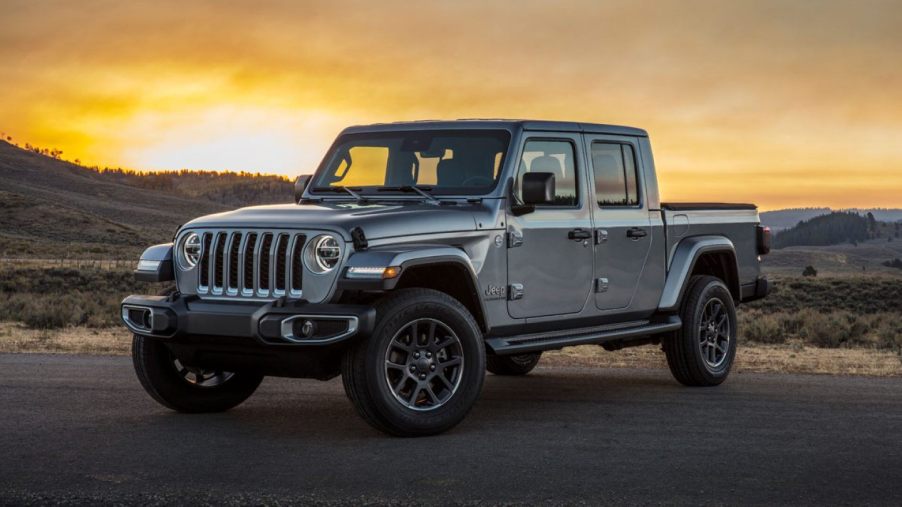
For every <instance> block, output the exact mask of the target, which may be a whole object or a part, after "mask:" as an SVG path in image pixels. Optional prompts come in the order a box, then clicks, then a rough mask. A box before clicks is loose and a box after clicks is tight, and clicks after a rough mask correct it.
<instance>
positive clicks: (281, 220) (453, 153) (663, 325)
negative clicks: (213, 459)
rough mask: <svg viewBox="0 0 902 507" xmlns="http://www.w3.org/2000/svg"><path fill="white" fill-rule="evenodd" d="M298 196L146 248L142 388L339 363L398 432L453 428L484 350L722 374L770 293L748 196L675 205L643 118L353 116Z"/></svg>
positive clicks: (226, 386) (180, 399) (499, 358)
mask: <svg viewBox="0 0 902 507" xmlns="http://www.w3.org/2000/svg"><path fill="white" fill-rule="evenodd" d="M295 194H296V195H295V199H296V202H295V203H293V204H285V205H274V206H255V207H250V208H244V209H239V210H236V211H232V212H227V213H220V214H216V215H210V216H205V217H201V218H198V219H195V220H193V221H191V222H189V223H187V224H185V225H184V226H182V227H181V228H180V229H179V231H178V232H177V233H176V235H175V237H174V238H173V242H172V243H169V244H164V245H157V246H153V247H150V248H149V249H147V250H146V251H145V252H144V254H143V255H142V256H141V259H140V261H139V263H138V267H137V270H136V272H135V273H136V276H137V277H138V279H140V280H144V281H154V282H170V283H172V282H174V284H172V285H173V287H172V288H171V289H169V290H167V291H165V292H164V293H163V294H161V295H156V296H146V295H134V296H129V297H127V298H126V299H125V300H124V301H123V302H122V308H121V310H122V320H123V322H124V323H125V325H126V326H127V327H128V329H129V330H131V332H132V333H134V341H133V352H132V353H133V359H134V366H135V370H136V371H137V375H138V378H139V380H140V381H141V384H142V385H143V386H144V388H145V389H146V390H147V392H148V393H149V394H150V395H151V396H152V397H153V398H154V399H156V400H157V401H158V402H159V403H161V404H162V405H164V406H166V407H169V408H171V409H174V410H178V411H182V412H214V411H223V410H228V409H230V408H232V407H234V406H236V405H238V404H239V403H241V402H242V401H244V400H245V399H247V397H249V396H250V395H251V394H252V393H253V392H254V390H255V389H256V388H257V386H258V385H259V384H260V382H261V380H262V379H263V377H264V376H267V375H269V376H283V377H307V378H317V379H322V380H326V379H330V378H333V377H335V376H337V375H339V374H340V375H341V376H342V378H343V381H344V388H345V391H346V393H347V395H348V398H350V400H351V402H352V403H353V404H354V406H355V407H356V409H357V411H358V412H359V414H360V415H361V416H362V417H363V418H364V419H365V420H366V421H367V422H368V423H370V424H371V425H372V426H374V427H376V428H378V429H380V430H382V431H385V432H387V433H390V434H394V435H404V436H414V435H427V434H435V433H439V432H442V431H445V430H447V429H449V428H451V427H453V426H454V425H455V424H457V423H458V422H460V421H461V420H462V419H463V418H464V416H465V415H466V414H467V412H468V411H469V410H470V408H471V407H472V406H473V404H474V403H475V401H476V399H477V397H478V396H479V393H480V390H481V389H482V385H483V380H484V378H485V371H486V370H488V371H489V372H492V373H494V374H496V375H523V374H526V373H528V372H529V371H530V370H532V369H533V368H534V367H535V366H536V363H537V362H538V361H539V358H540V356H541V354H542V352H543V351H545V350H554V349H560V348H562V347H567V346H572V345H586V344H594V345H599V346H602V347H604V348H605V349H607V350H617V349H620V348H623V347H631V346H636V345H647V344H660V345H661V346H662V349H663V351H664V353H665V355H666V357H667V362H668V364H669V365H670V369H671V371H672V373H673V375H674V377H675V378H676V379H677V380H678V381H679V382H681V383H683V384H685V385H689V386H712V385H716V384H719V383H721V382H723V380H724V379H725V378H726V377H727V375H728V374H729V371H730V367H731V365H732V363H733V358H734V356H735V354H736V337H737V334H736V331H737V329H736V327H737V321H736V310H735V308H736V305H737V304H739V303H741V302H745V301H750V300H753V299H757V298H761V297H764V296H765V295H767V293H768V290H769V285H768V281H767V279H766V278H765V277H763V276H762V275H761V270H760V261H761V257H760V256H761V255H763V254H766V253H767V252H768V251H769V248H770V231H769V230H767V229H766V228H763V227H761V225H760V224H759V220H758V213H757V211H756V208H755V206H753V205H750V204H718V203H697V204H688V203H686V204H683V203H680V204H667V203H661V202H660V199H659V196H658V183H657V178H656V176H655V167H654V162H653V160H652V153H651V146H650V144H649V139H648V135H647V134H646V132H645V131H644V130H640V129H636V128H630V127H618V126H611V125H597V124H587V123H571V122H549V121H504V120H459V121H427V122H408V123H393V124H378V125H369V126H358V127H351V128H348V129H346V130H344V131H343V132H342V133H341V134H340V135H339V136H338V138H337V139H336V141H335V143H334V144H333V145H332V147H331V148H330V149H329V151H328V153H326V156H325V158H324V159H323V161H322V163H321V164H320V166H319V168H318V169H317V170H316V172H315V174H313V175H312V176H309V175H307V176H301V177H299V178H298V181H297V183H296V186H295Z"/></svg>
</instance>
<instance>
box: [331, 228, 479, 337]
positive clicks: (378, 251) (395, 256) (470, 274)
mask: <svg viewBox="0 0 902 507" xmlns="http://www.w3.org/2000/svg"><path fill="white" fill-rule="evenodd" d="M430 265H433V266H437V265H454V266H456V267H459V268H460V269H461V270H462V271H463V272H464V273H466V275H465V276H466V282H467V284H468V285H469V286H470V289H471V290H472V292H473V294H474V295H475V299H476V300H477V301H478V305H479V310H480V312H481V314H482V315H481V316H480V315H474V316H473V317H474V318H475V319H477V320H478V321H481V322H480V324H482V325H488V322H487V321H486V318H485V315H486V309H485V302H484V301H483V300H482V298H481V297H480V296H479V290H478V288H479V282H478V276H477V273H476V269H475V268H474V267H473V262H472V261H471V260H470V257H469V256H468V255H467V254H466V252H464V251H463V250H461V249H460V248H455V247H451V246H435V245H411V246H408V247H403V248H397V247H394V248H384V249H382V248H370V249H368V250H363V251H358V252H354V253H353V254H351V256H350V257H349V258H348V260H347V262H346V263H345V268H344V269H343V271H342V273H341V275H340V277H339V280H338V287H337V288H338V289H339V290H379V291H391V290H393V289H395V287H397V285H398V283H399V282H400V281H401V280H403V278H404V274H405V272H406V271H408V270H410V269H411V268H414V267H421V266H430ZM389 266H398V267H400V268H401V272H400V274H399V276H397V277H395V278H391V279H387V280H382V279H369V280H365V279H349V278H347V271H348V269H349V268H351V267H377V268H378V267H383V268H384V267H389Z"/></svg>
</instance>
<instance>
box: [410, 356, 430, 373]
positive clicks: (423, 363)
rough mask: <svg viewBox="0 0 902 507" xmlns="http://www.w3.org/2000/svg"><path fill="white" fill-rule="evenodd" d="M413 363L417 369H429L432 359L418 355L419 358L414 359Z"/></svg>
mask: <svg viewBox="0 0 902 507" xmlns="http://www.w3.org/2000/svg"><path fill="white" fill-rule="evenodd" d="M414 364H416V365H417V370H419V371H429V365H431V364H432V360H431V359H427V358H426V357H425V356H420V358H419V359H417V360H416V361H414Z"/></svg>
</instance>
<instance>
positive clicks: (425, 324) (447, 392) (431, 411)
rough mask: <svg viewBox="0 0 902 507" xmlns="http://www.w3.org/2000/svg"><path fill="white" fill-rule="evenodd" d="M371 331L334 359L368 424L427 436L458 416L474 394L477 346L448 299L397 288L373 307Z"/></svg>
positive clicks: (481, 361) (478, 338) (480, 365)
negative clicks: (339, 360) (340, 358)
mask: <svg viewBox="0 0 902 507" xmlns="http://www.w3.org/2000/svg"><path fill="white" fill-rule="evenodd" d="M376 315H377V319H378V321H377V324H376V328H375V331H374V332H373V335H372V336H371V337H370V338H369V339H368V340H365V341H361V342H359V343H357V344H355V345H354V346H353V347H352V348H351V349H350V350H349V351H348V352H347V354H346V355H345V357H344V360H343V362H342V379H343V382H344V387H345V392H346V393H347V395H348V398H349V399H350V400H351V402H352V403H353V404H354V406H355V408H356V409H357V412H358V413H359V414H360V415H361V416H362V417H363V419H364V420H365V421H366V422H368V423H369V424H370V425H371V426H373V427H375V428H376V429H379V430H381V431H383V432H386V433H389V434H392V435H397V436H420V435H434V434H437V433H441V432H443V431H446V430H448V429H450V428H452V427H453V426H455V425H456V424H457V423H459V422H460V421H461V420H462V419H463V418H464V417H465V416H466V415H467V413H468V412H469V411H470V408H471V407H472V406H473V404H474V403H475V402H476V399H477V398H478V397H479V393H480V391H481V390H482V383H483V380H484V378H485V348H484V346H483V343H482V334H481V332H480V330H479V326H478V325H477V324H476V321H475V320H474V319H473V316H472V315H470V312H468V311H467V309H466V308H465V307H464V306H463V305H462V304H460V302H458V301H457V300H456V299H454V298H452V297H450V296H448V295H447V294H444V293H442V292H438V291H435V290H430V289H404V290H400V291H398V292H397V293H395V294H393V295H391V296H389V297H388V298H386V299H385V300H383V301H381V302H380V303H379V304H378V305H377V307H376Z"/></svg>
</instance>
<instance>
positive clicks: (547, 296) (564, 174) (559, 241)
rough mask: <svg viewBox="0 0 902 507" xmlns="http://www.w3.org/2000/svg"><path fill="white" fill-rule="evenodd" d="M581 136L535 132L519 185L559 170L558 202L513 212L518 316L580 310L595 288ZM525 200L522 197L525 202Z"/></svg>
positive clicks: (512, 288) (512, 270) (511, 304)
mask: <svg viewBox="0 0 902 507" xmlns="http://www.w3.org/2000/svg"><path fill="white" fill-rule="evenodd" d="M581 142H582V141H581V139H580V136H579V135H578V134H576V135H563V134H553V135H552V134H548V135H543V134H540V133H531V135H530V136H529V137H528V138H527V139H526V140H525V142H524V144H523V149H522V151H521V155H520V158H519V170H518V171H517V175H516V180H515V183H514V194H515V198H517V199H519V198H521V196H520V194H519V189H520V182H521V180H522V178H523V174H524V173H527V172H544V173H552V174H554V179H555V195H554V202H552V203H550V204H548V205H542V206H536V210H535V211H534V212H532V213H528V214H525V215H521V216H519V217H517V216H513V215H509V216H508V257H507V258H508V280H509V286H508V306H507V307H508V313H509V314H510V316H511V317H514V318H524V317H527V318H528V317H542V316H548V315H563V314H571V313H577V312H579V311H581V310H582V309H583V307H584V306H585V305H586V302H587V301H588V299H589V292H590V290H591V286H592V256H593V253H592V250H593V245H592V239H591V238H592V219H591V212H590V206H589V205H588V203H587V195H588V186H587V185H586V182H585V181H584V180H585V177H584V174H585V165H584V163H583V157H582V153H583V150H582V149H581V148H579V147H580V143H581ZM521 202H522V201H521Z"/></svg>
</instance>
